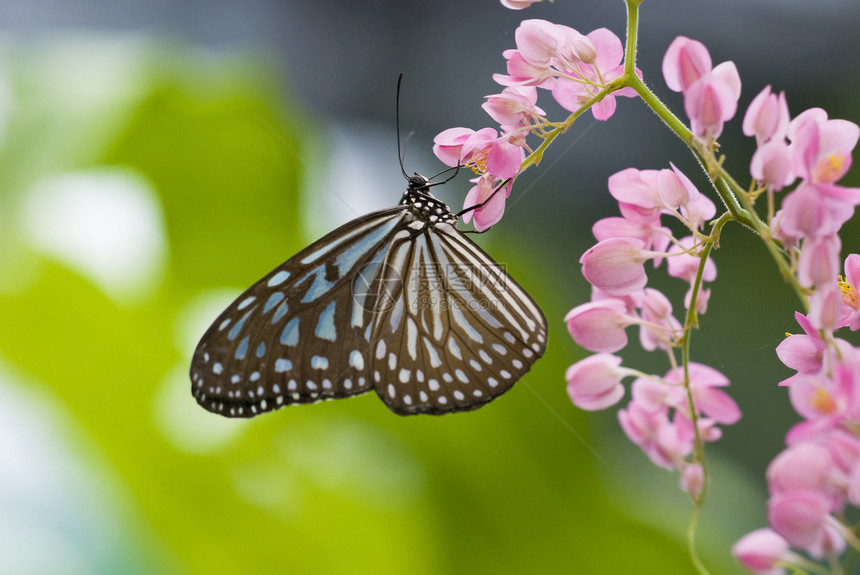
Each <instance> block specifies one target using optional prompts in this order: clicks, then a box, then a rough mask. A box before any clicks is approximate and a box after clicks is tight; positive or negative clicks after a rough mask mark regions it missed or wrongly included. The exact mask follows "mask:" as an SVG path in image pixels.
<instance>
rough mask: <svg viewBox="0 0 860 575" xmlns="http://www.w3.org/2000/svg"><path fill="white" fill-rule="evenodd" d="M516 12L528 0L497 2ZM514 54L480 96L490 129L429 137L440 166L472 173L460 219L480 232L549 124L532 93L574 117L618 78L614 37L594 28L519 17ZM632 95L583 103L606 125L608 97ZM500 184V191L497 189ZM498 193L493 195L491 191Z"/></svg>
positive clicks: (498, 211)
mask: <svg viewBox="0 0 860 575" xmlns="http://www.w3.org/2000/svg"><path fill="white" fill-rule="evenodd" d="M503 3H504V4H505V5H506V6H508V5H510V6H509V7H512V8H524V7H526V6H527V5H528V4H530V2H503ZM515 38H516V44H517V49H516V50H506V51H505V52H504V57H505V59H506V60H507V61H508V63H507V72H508V74H507V75H503V74H495V75H494V76H493V78H494V80H495V81H496V82H497V83H499V84H500V85H502V86H504V89H503V90H502V92H501V93H500V94H492V95H490V96H487V97H486V100H487V101H486V102H485V103H484V104H483V108H484V110H485V111H486V112H487V113H488V114H489V115H490V117H491V118H492V119H493V120H494V121H496V122H498V124H499V128H500V131H497V130H496V129H495V128H482V129H480V130H477V131H475V130H471V129H469V128H450V129H448V130H445V131H443V132H441V133H440V134H439V135H437V136H436V138H435V139H434V140H433V141H434V143H435V145H434V146H433V152H434V153H435V154H436V156H437V157H438V158H439V159H440V160H441V161H442V162H443V163H445V164H446V165H448V166H452V167H454V166H469V167H470V168H471V169H472V170H473V171H474V172H475V174H476V175H477V176H478V177H477V178H476V179H474V180H473V182H474V183H475V186H474V187H473V188H472V189H471V190H470V191H469V193H468V195H467V196H466V200H465V202H464V209H470V208H474V206H479V207H477V208H475V209H473V211H470V212H467V213H466V214H464V217H463V219H464V220H465V221H466V222H469V221H470V220H471V218H474V225H475V229H477V230H478V231H483V230H485V229H487V228H489V227H490V226H493V225H494V224H496V223H497V222H498V221H499V220H500V219H501V218H502V215H503V214H504V211H505V200H506V198H507V197H508V196H509V195H510V193H511V180H512V179H513V178H514V177H515V176H516V175H517V174H518V173H519V172H520V167H521V165H522V162H523V160H525V158H526V154H527V153H531V152H532V150H531V148H530V147H529V146H528V144H527V142H526V138H527V136H528V135H529V134H535V135H537V136H539V137H541V136H543V135H545V134H546V129H547V128H548V127H552V126H553V125H552V124H551V123H550V122H549V121H548V120H547V119H546V118H545V116H544V114H545V112H544V111H543V110H542V109H541V108H539V107H538V106H537V99H538V88H541V89H544V90H549V91H550V92H551V93H552V96H553V98H554V99H555V100H556V101H557V102H558V103H559V104H561V106H562V107H564V108H565V109H567V110H569V111H571V112H575V111H577V110H579V109H580V108H582V107H583V106H584V105H586V104H588V103H589V102H590V101H591V100H592V99H593V98H594V97H595V96H596V95H597V94H598V93H599V92H600V91H601V90H603V89H604V88H606V87H607V85H608V84H609V83H610V82H612V81H613V80H615V79H616V78H618V77H619V76H621V75H622V74H623V72H624V68H623V66H622V65H621V60H622V58H623V56H624V48H623V46H622V44H621V40H619V39H618V37H617V36H616V35H615V34H613V33H612V32H610V31H609V30H606V29H605V28H601V29H598V30H595V31H593V32H591V33H589V34H588V35H583V34H581V33H579V32H577V31H576V30H574V29H573V28H569V27H567V26H561V25H557V24H552V23H550V22H547V21H545V20H525V21H524V22H522V24H520V26H519V27H518V28H517V30H516V33H515ZM616 95H617V96H629V97H632V96H635V95H636V94H635V92H634V91H633V90H631V89H629V88H625V89H622V90H617V91H615V92H611V93H608V94H606V95H605V96H604V97H603V98H602V99H601V100H600V101H598V102H596V103H594V104H593V105H592V106H591V110H592V113H593V114H594V117H595V118H597V119H598V120H606V119H608V118H609V117H610V116H612V114H613V113H614V112H615V96H616ZM500 187H504V190H499V188H500ZM497 190H498V193H497Z"/></svg>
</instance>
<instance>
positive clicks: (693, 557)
mask: <svg viewBox="0 0 860 575" xmlns="http://www.w3.org/2000/svg"><path fill="white" fill-rule="evenodd" d="M701 510H702V509H701V507H699V506H698V505H697V506H696V507H694V508H693V513H692V514H691V515H690V523H689V524H687V548H688V549H689V550H690V561H692V562H693V566H695V567H696V571H698V572H699V573H701V575H708V574H709V573H710V572H709V571H708V568H707V567H705V564H704V563H702V560H701V559H700V558H699V554H698V553H696V527H697V525H698V523H699V512H700V511H701Z"/></svg>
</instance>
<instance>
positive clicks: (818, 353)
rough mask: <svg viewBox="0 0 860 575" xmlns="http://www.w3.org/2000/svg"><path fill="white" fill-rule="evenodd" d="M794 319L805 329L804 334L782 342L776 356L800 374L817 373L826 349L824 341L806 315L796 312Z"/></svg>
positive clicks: (792, 336) (777, 347)
mask: <svg viewBox="0 0 860 575" xmlns="http://www.w3.org/2000/svg"><path fill="white" fill-rule="evenodd" d="M794 317H795V319H796V320H797V323H799V324H800V327H801V328H803V331H804V333H803V334H795V335H790V336H788V337H787V338H785V339H784V340H782V342H781V343H780V344H779V345H778V346H776V355H777V356H778V357H779V360H780V361H781V362H782V363H784V364H785V365H786V366H788V367H790V368H791V369H794V370H797V371H799V372H800V373H815V372H817V371H818V370H819V369H821V364H822V360H823V357H824V348H825V345H824V341H822V339H821V335H820V334H819V333H818V330H817V329H815V327H814V326H813V325H812V323H810V321H809V319H808V318H807V317H806V316H805V315H803V314H801V313H800V312H795V314H794ZM780 385H783V384H782V383H781V384H780Z"/></svg>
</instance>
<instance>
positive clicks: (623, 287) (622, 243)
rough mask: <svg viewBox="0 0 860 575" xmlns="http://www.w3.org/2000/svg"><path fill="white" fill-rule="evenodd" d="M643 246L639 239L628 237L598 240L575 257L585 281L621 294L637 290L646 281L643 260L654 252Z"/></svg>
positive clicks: (606, 290) (607, 290)
mask: <svg viewBox="0 0 860 575" xmlns="http://www.w3.org/2000/svg"><path fill="white" fill-rule="evenodd" d="M643 247H644V245H643V243H642V242H641V241H639V240H634V239H629V238H613V239H608V240H603V241H602V242H598V243H597V245H595V246H594V247H592V248H591V249H589V250H588V251H587V252H585V253H584V254H583V255H582V257H581V258H579V263H581V264H582V275H584V276H585V279H587V280H588V283H590V284H591V285H593V286H594V287H596V288H598V289H600V290H602V291H604V292H606V293H608V294H610V295H614V296H624V295H629V294H631V293H633V292H635V291H638V290H640V289H642V288H643V287H645V284H647V283H648V276H647V274H646V273H645V265H644V263H645V262H646V261H647V260H648V259H649V258H651V257H653V256H654V254H653V252H648V251H645V250H644V249H643Z"/></svg>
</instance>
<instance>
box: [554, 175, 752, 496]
mask: <svg viewBox="0 0 860 575" xmlns="http://www.w3.org/2000/svg"><path fill="white" fill-rule="evenodd" d="M609 192H610V193H611V194H612V196H613V197H614V198H615V199H616V200H618V203H619V208H620V211H621V214H622V216H621V217H610V218H604V219H602V220H600V221H598V222H597V223H595V225H594V227H593V229H592V231H593V233H594V236H595V238H596V239H597V240H598V242H597V244H596V245H595V246H593V247H592V248H591V249H589V250H588V251H587V252H586V253H585V254H584V255H583V256H582V258H581V259H580V263H581V264H582V272H583V275H584V276H585V278H586V279H587V280H588V281H589V283H591V285H592V288H593V291H592V298H591V300H592V301H591V302H589V303H586V304H582V305H580V306H577V307H575V308H573V309H572V310H571V311H570V313H568V314H567V316H566V317H565V321H566V322H567V326H568V330H569V331H570V334H571V336H572V337H573V339H574V341H576V343H578V344H579V345H581V346H582V347H584V348H586V349H588V350H590V351H594V352H597V353H596V355H593V356H591V357H588V358H586V359H584V360H582V361H579V362H577V363H575V364H574V365H572V366H570V368H569V369H568V370H567V374H566V378H567V381H568V387H567V391H568V394H569V395H570V398H571V400H572V401H573V403H574V404H575V405H577V406H578V407H580V408H582V409H588V410H597V409H605V408H607V407H610V406H612V405H614V404H615V403H617V402H618V401H620V400H621V398H622V397H623V396H624V387H623V385H622V383H621V381H622V379H623V378H625V377H628V376H632V377H635V378H636V379H635V380H634V381H633V384H632V386H631V395H632V399H631V401H630V403H629V404H628V405H627V407H626V408H625V409H622V410H620V411H619V413H618V418H619V421H620V423H621V427H622V429H623V430H624V432H625V433H626V434H627V436H628V437H629V438H630V440H631V441H633V442H634V443H635V444H637V445H638V446H639V447H640V448H641V449H642V450H643V451H644V452H645V454H646V455H648V457H649V458H650V459H651V460H652V461H653V462H654V463H655V464H657V465H659V466H661V467H665V468H667V469H673V468H677V469H679V470H680V471H681V481H682V486H683V488H684V489H685V490H688V491H689V492H690V493H692V494H695V493H697V492H698V491H699V489H700V488H701V485H702V483H701V482H702V479H703V478H702V470H701V467H700V466H699V465H698V464H697V463H695V462H693V461H691V455H692V453H693V450H694V447H695V439H696V436H697V435H698V436H699V437H701V439H702V440H703V441H715V440H717V439H719V437H720V429H719V428H718V427H717V426H718V425H719V424H724V425H730V424H732V423H735V422H736V421H737V420H738V419H739V418H740V411H739V409H738V407H737V405H736V404H735V403H734V402H733V401H732V400H731V398H729V396H728V395H727V394H726V393H725V392H724V391H722V389H720V388H722V387H725V386H726V385H728V380H727V379H726V377H725V376H724V375H723V374H721V373H720V372H718V371H717V370H715V369H713V368H711V367H708V366H706V365H701V364H696V363H691V364H690V365H689V366H688V370H687V373H686V374H685V373H684V370H683V368H681V367H673V368H672V369H670V370H669V371H668V372H667V373H666V374H665V375H662V376H661V375H654V374H643V373H640V372H638V371H635V370H632V369H628V368H623V367H621V358H620V357H618V356H615V355H612V353H613V352H616V351H619V350H621V349H622V348H624V347H625V346H626V345H627V343H628V339H627V334H626V331H625V329H626V328H627V327H629V326H632V325H636V326H638V327H639V342H640V345H641V346H642V347H643V348H645V349H646V350H649V351H652V350H656V349H661V350H663V351H665V352H666V353H668V354H669V355H670V357H672V358H674V355H672V350H673V348H674V347H676V346H677V345H678V343H679V339H680V338H681V337H682V335H683V327H682V324H681V322H680V321H678V319H676V318H675V317H674V315H673V314H672V304H671V302H670V301H669V299H668V298H667V297H666V296H665V295H664V294H663V293H661V292H660V291H658V290H657V289H655V288H652V287H646V285H647V281H648V277H647V274H646V271H645V263H646V262H647V261H649V260H651V261H652V262H653V263H654V266H655V267H657V266H659V265H660V264H661V263H662V261H663V260H666V263H667V272H668V274H669V275H670V276H672V277H675V278H679V279H682V280H684V281H685V282H687V283H688V284H689V286H690V289H689V290H688V292H687V298H686V305H687V306H689V305H691V303H692V294H693V288H694V286H697V285H698V291H697V292H696V293H697V298H696V301H695V306H696V308H695V309H696V311H697V312H698V313H704V312H705V311H706V309H707V299H708V297H707V296H708V294H709V291H708V290H707V289H704V288H702V287H701V286H700V285H699V282H700V281H712V280H714V279H715V278H716V274H717V272H716V267H715V266H714V264H713V261H711V260H710V259H709V258H706V259H705V262H704V265H703V266H702V269H701V274H700V264H701V261H702V260H701V258H702V254H700V249H701V247H702V243H701V241H700V239H699V237H700V236H699V229H700V228H701V227H702V226H703V225H704V222H705V221H706V220H708V219H710V218H712V217H713V216H714V215H715V213H716V208H715V206H714V204H713V202H711V200H709V199H708V198H707V197H705V196H703V195H702V194H700V193H699V192H698V190H697V189H696V188H695V186H694V185H693V183H692V182H691V181H690V180H689V179H688V178H687V177H686V176H685V175H684V174H683V173H682V172H681V171H680V170H678V169H677V168H676V167H675V166H672V168H671V169H665V170H659V171H658V170H636V169H633V168H630V169H627V170H624V171H622V172H619V173H617V174H615V175H613V176H611V177H610V178H609ZM663 216H670V217H674V218H675V219H677V220H679V221H680V222H682V224H683V225H684V227H686V228H687V229H688V230H689V231H690V235H687V236H684V237H681V238H674V237H673V236H672V233H671V231H670V230H669V229H668V228H667V227H665V226H663V225H662V222H661V218H662V217H663ZM672 363H673V365H674V362H672ZM685 381H686V382H687V384H686V385H685ZM688 389H689V390H690V394H691V395H692V398H693V405H692V407H691V405H690V401H689V397H690V396H689V395H688Z"/></svg>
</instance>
